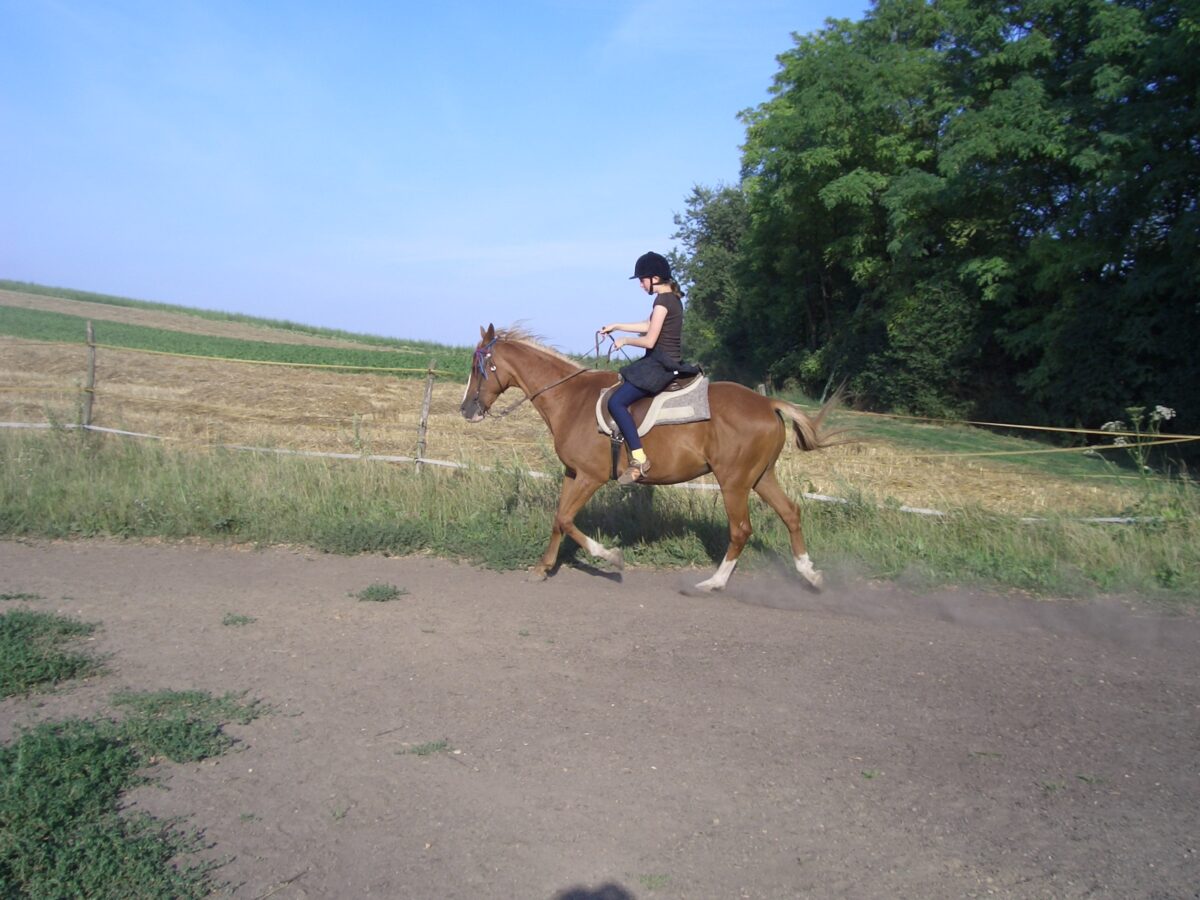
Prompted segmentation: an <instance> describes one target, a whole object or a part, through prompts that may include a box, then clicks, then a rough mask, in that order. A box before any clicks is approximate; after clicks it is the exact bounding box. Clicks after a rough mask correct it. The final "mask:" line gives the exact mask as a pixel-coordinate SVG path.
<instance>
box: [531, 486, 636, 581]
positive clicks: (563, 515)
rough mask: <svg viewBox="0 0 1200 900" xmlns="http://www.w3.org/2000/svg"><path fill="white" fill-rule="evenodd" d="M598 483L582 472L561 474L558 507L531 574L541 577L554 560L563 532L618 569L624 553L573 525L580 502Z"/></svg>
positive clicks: (580, 506)
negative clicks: (545, 542)
mask: <svg viewBox="0 0 1200 900" xmlns="http://www.w3.org/2000/svg"><path fill="white" fill-rule="evenodd" d="M601 484H603V482H600V481H596V480H594V479H591V478H588V476H586V475H584V474H583V473H582V472H580V473H577V474H576V475H574V476H571V475H567V476H566V477H565V478H563V483H562V491H561V493H559V495H558V510H557V511H556V512H555V514H554V527H553V528H551V530H550V545H549V546H548V547H547V548H546V552H545V553H543V554H542V558H541V560H539V561H538V564H537V565H536V566H534V567H533V575H534V577H535V578H538V579H543V578H545V577H546V576H547V575H548V574H549V573H550V570H551V569H553V568H554V564H555V563H556V562H558V549H559V547H560V546H561V545H562V539H563V535H564V534H566V535H568V536H569V537H570V538H571V540H573V541H575V543H577V544H578V545H579V546H580V547H582V548H583V549H584V550H586V551H587V552H588V553H590V554H592V556H596V557H599V558H600V559H603V560H607V561H608V562H610V563H612V564H613V565H614V566H616V567H617V568H618V569H622V568H624V567H625V557H624V556H623V555H622V553H621V551H620V550H619V549H612V550H610V549H609V548H608V547H605V546H604V545H603V544H601V543H599V542H598V541H594V540H592V539H591V538H590V537H588V536H587V535H586V534H584V533H583V532H582V531H580V530H579V529H578V528H576V527H575V514H576V513H577V512H579V510H580V509H582V508H583V504H585V503H587V502H588V500H589V499H590V498H591V496H592V494H594V493H596V491H597V490H599V489H600V485H601Z"/></svg>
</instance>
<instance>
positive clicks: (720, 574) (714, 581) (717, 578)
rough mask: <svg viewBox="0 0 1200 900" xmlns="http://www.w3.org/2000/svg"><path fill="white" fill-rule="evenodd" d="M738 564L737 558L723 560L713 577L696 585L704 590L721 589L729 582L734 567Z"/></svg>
mask: <svg viewBox="0 0 1200 900" xmlns="http://www.w3.org/2000/svg"><path fill="white" fill-rule="evenodd" d="M736 565H737V560H736V559H723V560H721V565H720V566H718V567H717V571H716V572H714V573H713V577H712V578H709V579H706V580H705V581H702V582H700V583H699V584H698V585H696V587H698V588H699V589H700V590H702V591H719V590H721V588H723V587H725V585H726V583H728V581H729V576H730V575H732V574H733V567H734V566H736Z"/></svg>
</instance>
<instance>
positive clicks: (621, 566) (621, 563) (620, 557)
mask: <svg viewBox="0 0 1200 900" xmlns="http://www.w3.org/2000/svg"><path fill="white" fill-rule="evenodd" d="M608 561H609V562H610V563H612V567H613V568H614V569H616V570H617V571H618V572H624V571H625V554H624V553H622V552H621V551H620V549H616V550H613V551H611V555H610V556H609V557H608Z"/></svg>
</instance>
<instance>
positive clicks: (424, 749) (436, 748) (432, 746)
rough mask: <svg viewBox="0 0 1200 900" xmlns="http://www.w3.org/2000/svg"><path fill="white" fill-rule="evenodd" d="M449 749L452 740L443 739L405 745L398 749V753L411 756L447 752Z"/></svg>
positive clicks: (398, 754)
mask: <svg viewBox="0 0 1200 900" xmlns="http://www.w3.org/2000/svg"><path fill="white" fill-rule="evenodd" d="M449 749H450V742H449V741H448V740H445V739H443V740H440V741H430V742H429V743H426V744H417V745H416V746H413V747H405V748H404V749H402V750H397V751H396V755H397V756H404V755H406V754H407V755H411V756H433V754H435V753H445V752H446V751H447V750H449Z"/></svg>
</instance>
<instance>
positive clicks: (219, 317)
mask: <svg viewBox="0 0 1200 900" xmlns="http://www.w3.org/2000/svg"><path fill="white" fill-rule="evenodd" d="M0 290H6V291H13V292H15V293H20V294H33V295H36V296H42V297H60V298H63V299H65V300H77V301H81V302H83V303H96V304H99V305H102V306H119V307H125V308H128V309H145V310H152V311H154V312H165V313H173V314H176V315H186V316H192V317H194V318H198V319H208V320H209V321H213V322H235V323H238V324H242V325H254V326H257V327H261V328H272V329H275V330H277V331H291V332H295V333H296V334H302V335H307V336H310V337H322V338H332V339H335V340H345V341H356V342H358V343H360V344H376V345H378V346H381V347H384V348H387V349H390V350H401V351H411V352H414V353H418V354H428V353H430V352H435V353H436V352H438V351H444V350H447V349H452V348H447V347H445V346H443V345H441V344H434V343H431V342H429V341H408V340H398V339H396V338H389V337H383V336H381V335H376V334H362V333H358V332H352V331H343V330H341V329H338V328H318V327H316V326H313V325H302V324H300V323H298V322H291V321H288V320H286V319H268V318H262V317H260V316H248V315H244V314H242V313H231V312H222V311H220V310H212V309H198V308H195V307H190V306H178V305H176V304H171V303H158V302H155V301H152V300H135V299H132V298H130V297H117V296H114V295H112V294H98V293H95V292H92V291H77V290H73V289H72V288H61V287H48V286H46V285H41V284H32V283H30V282H27V281H10V280H7V279H3V278H0ZM78 339H79V338H78V336H75V337H73V338H71V340H78Z"/></svg>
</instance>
